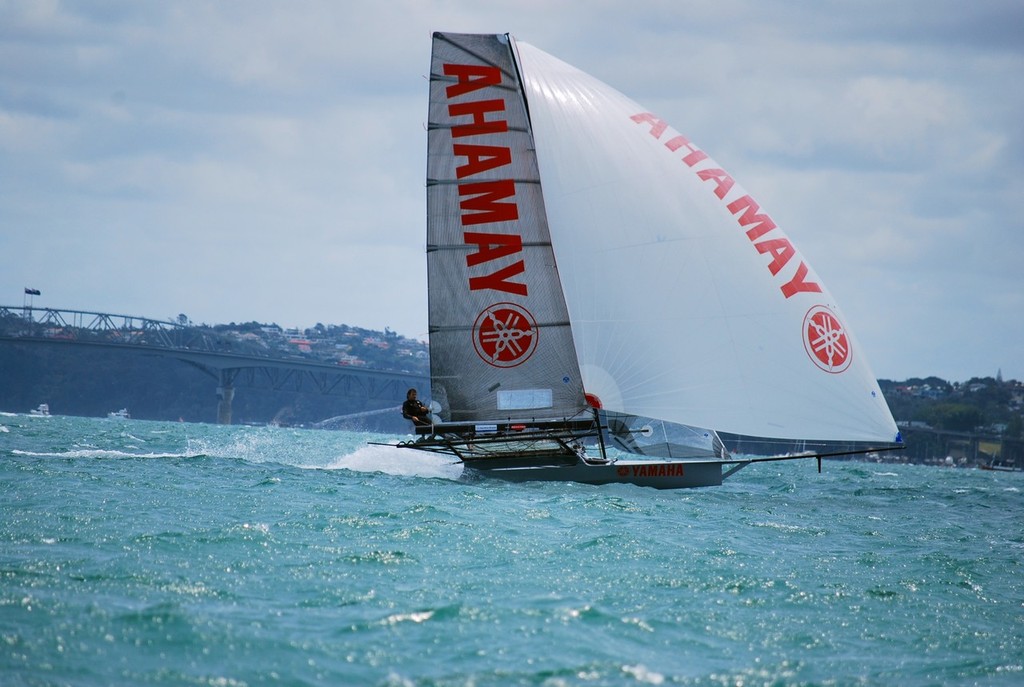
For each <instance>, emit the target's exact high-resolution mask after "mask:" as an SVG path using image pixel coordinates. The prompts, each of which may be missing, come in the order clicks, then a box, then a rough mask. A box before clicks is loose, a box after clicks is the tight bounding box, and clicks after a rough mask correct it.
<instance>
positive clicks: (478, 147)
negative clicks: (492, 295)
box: [443, 64, 527, 296]
mask: <svg viewBox="0 0 1024 687" xmlns="http://www.w3.org/2000/svg"><path fill="white" fill-rule="evenodd" d="M443 70H444V73H445V75H446V76H454V77H455V78H456V79H457V80H456V81H455V83H452V84H449V85H448V86H447V87H446V88H445V96H446V97H447V99H448V116H449V117H451V118H452V128H451V132H452V154H453V155H454V156H455V157H456V158H458V159H460V160H461V162H460V163H459V164H458V165H457V166H456V168H455V177H456V179H458V193H459V209H460V210H461V215H460V219H461V222H462V226H464V227H470V226H474V227H475V226H479V225H485V224H494V223H497V222H515V221H517V220H518V219H519V206H518V205H517V204H516V185H515V181H514V180H513V179H512V178H504V179H503V178H498V179H494V178H493V177H494V174H495V171H496V170H498V171H499V172H500V171H501V170H502V169H503V168H505V169H506V170H508V171H511V165H512V150H511V149H510V148H509V147H508V146H507V145H500V144H499V145H485V144H481V143H477V142H472V143H469V142H464V141H461V139H464V138H466V137H468V136H489V135H495V134H504V133H506V132H507V131H508V121H507V120H506V119H505V101H504V99H502V98H494V97H489V96H493V93H494V92H493V91H489V90H486V89H490V88H492V87H494V86H500V85H501V70H500V69H499V68H498V67H493V66H489V65H475V64H446V65H444V67H443ZM481 90H483V91H484V93H483V94H481V93H480V91H481ZM474 94H475V95H477V96H480V95H485V97H484V98H482V99H478V100H473V99H466V97H467V96H473V95H474ZM499 143H500V142H499ZM485 172H490V173H491V175H490V176H491V178H489V179H486V180H480V179H479V177H477V180H474V177H476V176H477V175H479V174H483V173H485ZM463 239H464V241H465V242H466V245H469V246H475V248H476V250H475V251H474V252H472V253H469V254H467V255H466V267H467V268H469V269H470V272H471V275H472V276H470V277H469V289H470V291H478V290H482V289H490V290H493V291H501V292H503V293H510V294H515V295H518V296H526V295H527V288H526V284H523V283H521V282H518V281H515V278H516V277H518V276H519V275H521V274H524V273H525V272H526V263H525V262H524V261H523V260H522V258H521V254H522V250H523V238H522V236H521V235H519V234H509V233H497V232H482V231H466V232H464V233H463ZM517 257H519V259H518V260H517V259H516V258H517Z"/></svg>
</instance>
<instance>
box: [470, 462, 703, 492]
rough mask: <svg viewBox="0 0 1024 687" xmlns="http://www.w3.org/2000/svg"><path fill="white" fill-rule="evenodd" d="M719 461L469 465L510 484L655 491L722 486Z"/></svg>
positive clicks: (474, 469) (485, 474) (479, 473)
mask: <svg viewBox="0 0 1024 687" xmlns="http://www.w3.org/2000/svg"><path fill="white" fill-rule="evenodd" d="M722 465H723V463H721V462H718V461H708V462H696V461H694V462H691V461H685V462H684V461H670V462H654V461H621V460H620V461H612V462H609V463H605V464H592V463H584V462H580V463H577V464H575V465H559V466H553V465H546V466H534V467H515V468H512V467H502V468H490V467H488V468H484V467H477V466H472V465H467V466H466V468H467V470H469V471H472V472H473V473H474V474H476V475H480V476H484V477H491V478H495V479H501V480H505V481H508V482H582V483H584V484H635V485H637V486H640V487H653V488H655V489H688V488H692V487H715V486H719V485H721V484H722Z"/></svg>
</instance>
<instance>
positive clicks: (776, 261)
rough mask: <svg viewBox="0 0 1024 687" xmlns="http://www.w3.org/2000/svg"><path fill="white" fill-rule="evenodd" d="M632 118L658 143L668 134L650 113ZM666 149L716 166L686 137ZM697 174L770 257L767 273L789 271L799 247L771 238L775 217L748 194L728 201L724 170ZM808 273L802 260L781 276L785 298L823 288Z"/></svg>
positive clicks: (729, 181)
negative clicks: (792, 270) (763, 211)
mask: <svg viewBox="0 0 1024 687" xmlns="http://www.w3.org/2000/svg"><path fill="white" fill-rule="evenodd" d="M631 119H632V120H633V121H634V122H636V123H637V124H647V125H648V126H650V132H649V133H650V134H651V136H653V137H654V138H656V139H658V140H660V139H661V137H662V135H663V134H664V133H665V132H666V131H668V125H667V124H666V123H665V121H664V120H662V119H659V118H658V117H656V116H654V115H653V114H651V113H649V112H642V113H640V114H635V115H633V116H632V117H631ZM665 147H666V148H668V149H669V150H670V151H672V152H673V153H678V154H680V155H681V156H682V157H681V161H682V163H683V164H685V165H686V166H687V167H689V168H691V169H693V168H694V167H695V166H696V165H698V164H699V163H701V162H704V161H708V164H713V163H714V161H713V160H711V158H709V157H708V155H707V153H705V152H704V151H703V150H701V149H700V148H698V147H697V146H695V145H694V144H693V143H691V142H690V141H689V139H687V138H686V137H685V136H679V135H677V136H673V137H672V138H670V139H669V140H667V141H665ZM694 173H695V174H696V175H697V178H699V179H700V180H701V181H710V182H711V183H712V184H713V185H714V194H715V196H716V197H717V198H718V199H719V200H721V201H723V202H724V203H726V205H725V207H726V208H727V209H728V210H729V212H730V213H731V214H732V215H733V216H734V217H736V221H737V222H738V223H739V225H740V228H741V229H745V230H746V236H747V238H748V239H749V240H750V243H751V244H752V245H753V247H754V249H755V250H757V252H758V253H760V254H762V255H768V256H769V257H770V258H771V261H770V262H769V263H768V271H769V272H771V274H772V276H775V277H777V276H779V273H780V272H782V271H783V270H785V269H786V267H787V266H788V265H789V263H790V262H791V261H792V260H793V258H795V257H797V253H796V248H794V247H793V244H792V243H790V242H789V239H787V238H786V237H784V236H778V233H781V232H776V235H775V236H768V234H770V233H771V232H772V231H773V230H775V229H778V227H777V226H776V225H775V222H774V221H772V218H771V217H769V216H768V215H766V214H764V213H762V212H761V211H760V210H761V206H759V205H758V204H757V201H755V200H754V199H753V198H751V197H750V196H749V195H744V196H741V197H739V198H735V199H729V200H728V201H727V196H729V193H730V192H731V191H732V190H733V187H734V186H735V184H736V182H735V181H734V180H733V178H732V177H731V176H729V174H728V173H727V172H726V171H725V170H724V169H719V168H718V167H702V168H701V169H694ZM808 272H809V270H808V268H807V263H805V262H804V261H803V260H799V261H798V264H797V265H796V268H795V271H794V272H793V273H792V275H791V276H790V273H789V272H788V271H787V272H786V274H785V275H784V276H783V277H782V279H786V277H787V276H788V277H789V279H788V280H787V281H785V282H783V283H782V284H780V286H779V290H780V291H782V295H783V296H784V297H786V298H790V297H792V296H794V295H796V294H798V293H804V292H810V293H820V292H821V285H820V284H818V283H817V282H815V281H809V280H808V279H807V275H808Z"/></svg>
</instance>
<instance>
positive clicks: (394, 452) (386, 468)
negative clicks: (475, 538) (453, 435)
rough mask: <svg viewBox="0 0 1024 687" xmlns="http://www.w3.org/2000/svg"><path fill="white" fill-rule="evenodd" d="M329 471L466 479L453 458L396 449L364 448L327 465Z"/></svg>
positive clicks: (386, 447) (460, 467)
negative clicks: (462, 477)
mask: <svg viewBox="0 0 1024 687" xmlns="http://www.w3.org/2000/svg"><path fill="white" fill-rule="evenodd" d="M325 467H326V468H327V469H329V470H354V471H356V472H382V473H386V474H389V475H400V476H407V477H437V478H441V479H452V480H456V479H459V478H460V477H461V476H462V470H463V467H462V464H461V463H459V462H458V461H456V460H455V459H453V458H452V457H450V456H442V455H434V454H430V453H425V452H422V451H413V450H410V449H401V448H396V447H394V446H378V445H372V446H363V447H361V448H358V449H356V450H355V451H353V452H352V453H349V454H346V455H343V456H339V457H337V458H336V459H335V460H334V461H332V462H331V463H329V464H328V465H326V466H325Z"/></svg>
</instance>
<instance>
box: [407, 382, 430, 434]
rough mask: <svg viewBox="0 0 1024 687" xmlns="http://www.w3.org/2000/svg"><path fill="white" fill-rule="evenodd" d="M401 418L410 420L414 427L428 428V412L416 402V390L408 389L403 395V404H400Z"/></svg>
mask: <svg viewBox="0 0 1024 687" xmlns="http://www.w3.org/2000/svg"><path fill="white" fill-rule="evenodd" d="M402 417H404V418H405V419H406V420H412V423H413V425H415V426H416V427H429V426H430V425H431V422H430V410H429V409H428V408H427V407H426V406H425V405H423V404H422V403H420V402H419V401H418V400H416V389H409V390H408V391H407V392H406V393H405V403H403V404H402Z"/></svg>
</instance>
